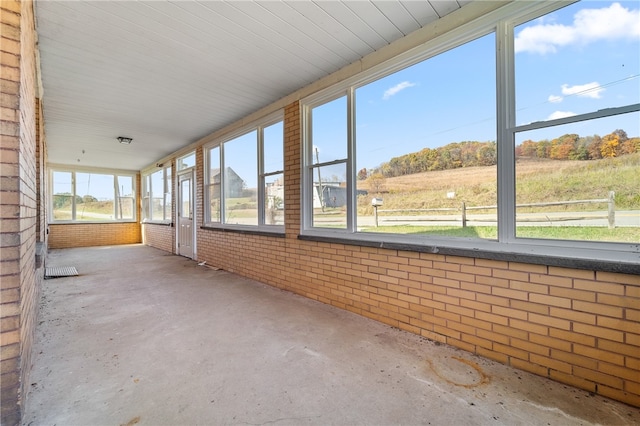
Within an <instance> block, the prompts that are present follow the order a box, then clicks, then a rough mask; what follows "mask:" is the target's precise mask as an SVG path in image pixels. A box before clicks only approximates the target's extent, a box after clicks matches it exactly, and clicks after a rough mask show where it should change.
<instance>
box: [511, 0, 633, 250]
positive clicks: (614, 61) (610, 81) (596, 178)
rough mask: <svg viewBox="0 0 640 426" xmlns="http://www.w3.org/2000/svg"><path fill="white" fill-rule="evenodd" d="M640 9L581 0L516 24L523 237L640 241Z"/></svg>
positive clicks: (520, 227) (514, 134)
mask: <svg viewBox="0 0 640 426" xmlns="http://www.w3.org/2000/svg"><path fill="white" fill-rule="evenodd" d="M638 13H639V11H638V3H637V2H634V3H632V2H615V3H614V2H599V3H596V2H586V3H576V4H573V5H571V6H567V7H565V8H562V9H559V10H556V11H553V12H551V13H549V14H547V15H545V16H543V17H540V18H536V19H533V20H528V21H527V22H524V23H522V24H520V25H518V26H516V27H515V30H514V35H515V38H514V44H515V49H514V58H515V99H516V102H515V109H516V112H515V127H514V128H513V129H510V134H509V136H510V137H513V140H514V142H515V155H516V181H515V192H516V200H515V201H516V231H515V234H516V236H517V237H522V238H542V239H554V240H586V241H619V242H638V241H640V216H639V215H638V214H637V212H638V211H640V197H638V195H637V194H638V185H639V184H640V180H639V178H638V176H640V139H638V137H639V136H640V113H639V112H638V103H639V102H640V87H639V84H638V77H639V71H640V64H639V57H640V53H639V52H640V35H639V34H638V33H637V31H636V33H635V34H634V33H633V31H627V29H625V26H628V27H633V26H635V27H637V26H638V23H637V22H638ZM542 33H544V34H545V35H544V37H543V36H541V35H540V34H542ZM634 105H635V106H634ZM531 123H533V124H531ZM633 212H636V213H633Z"/></svg>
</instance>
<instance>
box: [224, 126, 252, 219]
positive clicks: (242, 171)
mask: <svg viewBox="0 0 640 426" xmlns="http://www.w3.org/2000/svg"><path fill="white" fill-rule="evenodd" d="M257 140H258V139H257V133H256V131H253V132H250V133H247V134H246V135H243V136H240V137H238V138H236V139H233V140H230V141H229V142H225V144H224V165H225V167H224V176H223V182H224V194H223V196H224V206H225V215H224V221H225V223H233V224H241V225H257V224H258V169H257V167H258V155H257V147H258V145H257Z"/></svg>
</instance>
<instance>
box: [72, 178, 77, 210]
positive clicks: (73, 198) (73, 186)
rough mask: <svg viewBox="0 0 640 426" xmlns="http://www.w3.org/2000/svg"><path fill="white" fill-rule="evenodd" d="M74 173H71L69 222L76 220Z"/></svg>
mask: <svg viewBox="0 0 640 426" xmlns="http://www.w3.org/2000/svg"><path fill="white" fill-rule="evenodd" d="M76 192H77V191H76V172H75V171H74V172H71V194H72V195H71V220H73V221H75V220H76Z"/></svg>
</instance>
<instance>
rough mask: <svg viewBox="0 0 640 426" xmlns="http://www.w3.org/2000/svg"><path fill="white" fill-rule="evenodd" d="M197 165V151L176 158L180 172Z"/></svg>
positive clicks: (177, 168)
mask: <svg viewBox="0 0 640 426" xmlns="http://www.w3.org/2000/svg"><path fill="white" fill-rule="evenodd" d="M195 165H196V153H195V152H191V153H189V154H187V155H183V156H182V157H180V158H178V159H177V160H176V170H178V171H179V172H180V171H182V170H185V169H188V168H190V167H195Z"/></svg>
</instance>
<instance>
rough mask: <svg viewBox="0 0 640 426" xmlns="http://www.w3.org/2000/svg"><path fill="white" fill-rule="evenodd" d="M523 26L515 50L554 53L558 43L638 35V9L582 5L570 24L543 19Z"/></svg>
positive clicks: (615, 4) (584, 42)
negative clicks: (546, 21) (586, 7)
mask: <svg viewBox="0 0 640 426" xmlns="http://www.w3.org/2000/svg"><path fill="white" fill-rule="evenodd" d="M538 22H539V23H538V24H536V25H532V26H529V27H526V28H524V29H523V30H522V31H520V33H518V35H517V36H516V39H515V51H516V53H518V52H530V53H539V54H541V55H544V54H546V53H555V52H556V51H557V49H558V48H559V47H562V46H566V45H569V44H573V43H579V44H588V43H590V42H592V41H596V40H619V39H624V38H627V39H634V38H637V37H640V10H629V9H627V8H624V7H622V6H621V5H620V3H613V4H611V6H609V7H604V8H602V9H582V10H580V11H578V12H577V13H576V14H575V15H574V17H573V23H572V24H571V25H562V24H555V23H550V24H546V23H545V22H544V20H539V21H538Z"/></svg>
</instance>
